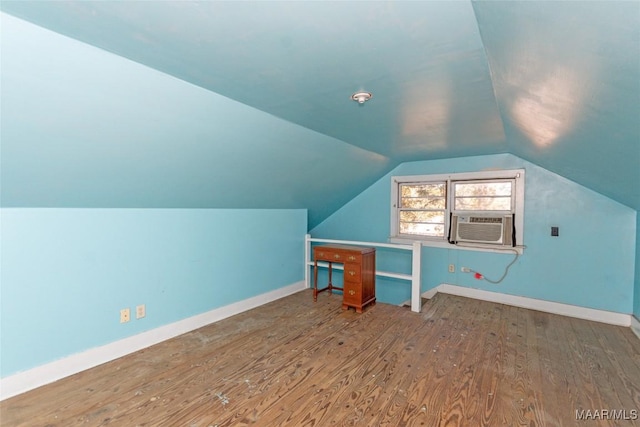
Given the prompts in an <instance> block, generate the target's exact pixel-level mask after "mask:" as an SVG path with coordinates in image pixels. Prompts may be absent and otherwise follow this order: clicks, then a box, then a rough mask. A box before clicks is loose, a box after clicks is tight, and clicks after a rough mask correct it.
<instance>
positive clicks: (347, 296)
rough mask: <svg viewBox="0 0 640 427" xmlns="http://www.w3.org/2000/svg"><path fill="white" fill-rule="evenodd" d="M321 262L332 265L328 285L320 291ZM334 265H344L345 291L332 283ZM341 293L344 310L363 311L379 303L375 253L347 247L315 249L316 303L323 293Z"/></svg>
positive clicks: (327, 246) (369, 249) (324, 246)
mask: <svg viewBox="0 0 640 427" xmlns="http://www.w3.org/2000/svg"><path fill="white" fill-rule="evenodd" d="M318 261H326V262H328V263H329V283H328V285H327V287H325V288H322V289H318ZM333 263H341V264H344V280H343V287H342V288H339V287H337V286H334V285H333V282H332V265H333ZM334 289H335V290H339V291H342V309H343V310H346V309H348V308H349V307H353V308H355V310H356V312H358V313H362V309H363V308H364V307H365V306H367V305H369V304H375V303H376V250H375V248H363V247H359V246H348V245H321V246H314V247H313V301H317V300H318V294H319V293H320V292H324V291H327V290H328V291H329V293H331V292H332V291H333V290H334Z"/></svg>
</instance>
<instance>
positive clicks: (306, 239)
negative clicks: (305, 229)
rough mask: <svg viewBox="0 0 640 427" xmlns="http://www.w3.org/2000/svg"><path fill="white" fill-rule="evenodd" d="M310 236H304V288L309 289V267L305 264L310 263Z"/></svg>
mask: <svg viewBox="0 0 640 427" xmlns="http://www.w3.org/2000/svg"><path fill="white" fill-rule="evenodd" d="M310 255H311V234H305V235H304V286H305V287H306V288H307V289H309V288H310V287H311V283H309V265H307V263H308V262H309V261H311V258H310Z"/></svg>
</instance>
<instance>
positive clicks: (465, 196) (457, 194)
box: [453, 181, 513, 211]
mask: <svg viewBox="0 0 640 427" xmlns="http://www.w3.org/2000/svg"><path fill="white" fill-rule="evenodd" d="M512 186H513V182H511V181H494V182H489V181H487V182H456V183H454V187H453V195H454V209H455V210H472V211H510V210H511V209H512Z"/></svg>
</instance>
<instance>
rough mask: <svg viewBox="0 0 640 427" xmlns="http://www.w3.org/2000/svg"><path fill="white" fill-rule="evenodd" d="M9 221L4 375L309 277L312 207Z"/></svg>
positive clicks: (24, 213) (37, 212)
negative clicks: (124, 319)
mask: <svg viewBox="0 0 640 427" xmlns="http://www.w3.org/2000/svg"><path fill="white" fill-rule="evenodd" d="M0 215H1V217H0V220H1V223H0V224H1V227H2V228H1V233H0V235H1V241H0V243H1V247H2V258H1V275H0V279H1V285H0V286H1V289H0V291H1V292H0V294H1V296H2V299H1V303H0V304H1V308H2V310H1V311H2V313H1V315H0V319H1V323H0V325H1V340H2V342H1V344H2V345H1V359H0V362H1V366H2V370H1V375H2V377H5V376H7V375H10V374H12V373H15V372H18V371H22V370H26V369H29V368H32V367H35V366H38V365H41V364H44V363H47V362H51V361H53V360H56V359H59V358H62V357H65V356H69V355H71V354H74V353H77V352H81V351H83V350H87V349H90V348H92V347H96V346H100V345H103V344H107V343H110V342H113V341H116V340H119V339H122V338H125V337H128V336H131V335H134V334H137V333H140V332H142V331H146V330H150V329H153V328H157V327H159V326H161V325H165V324H168V323H171V322H175V321H178V320H181V319H184V318H187V317H190V316H193V315H196V314H199V313H203V312H206V311H209V310H212V309H214V308H217V307H221V306H224V305H227V304H230V303H233V302H236V301H239V300H243V299H246V298H249V297H252V296H255V295H259V294H262V293H265V292H268V291H272V290H274V289H277V288H281V287H283V286H286V285H290V284H292V283H295V282H297V281H300V280H302V279H303V271H304V270H303V266H302V253H303V245H304V244H303V239H304V233H305V232H306V230H307V212H306V211H305V210H234V209H229V210H213V209H190V210H189V209H2V210H1V211H0ZM138 304H146V310H147V313H146V317H145V318H143V319H140V320H136V319H135V316H132V320H131V321H130V322H129V323H125V324H120V323H119V311H120V309H122V308H125V307H129V308H131V309H132V310H133V311H132V313H134V312H135V306H136V305H138Z"/></svg>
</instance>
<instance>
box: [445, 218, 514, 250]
mask: <svg viewBox="0 0 640 427" xmlns="http://www.w3.org/2000/svg"><path fill="white" fill-rule="evenodd" d="M514 234H515V233H514V228H513V214H508V215H504V214H503V215H496V214H486V213H465V214H453V215H452V216H451V233H450V239H449V241H450V243H458V242H468V243H484V244H492V245H500V246H515V235H514Z"/></svg>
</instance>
